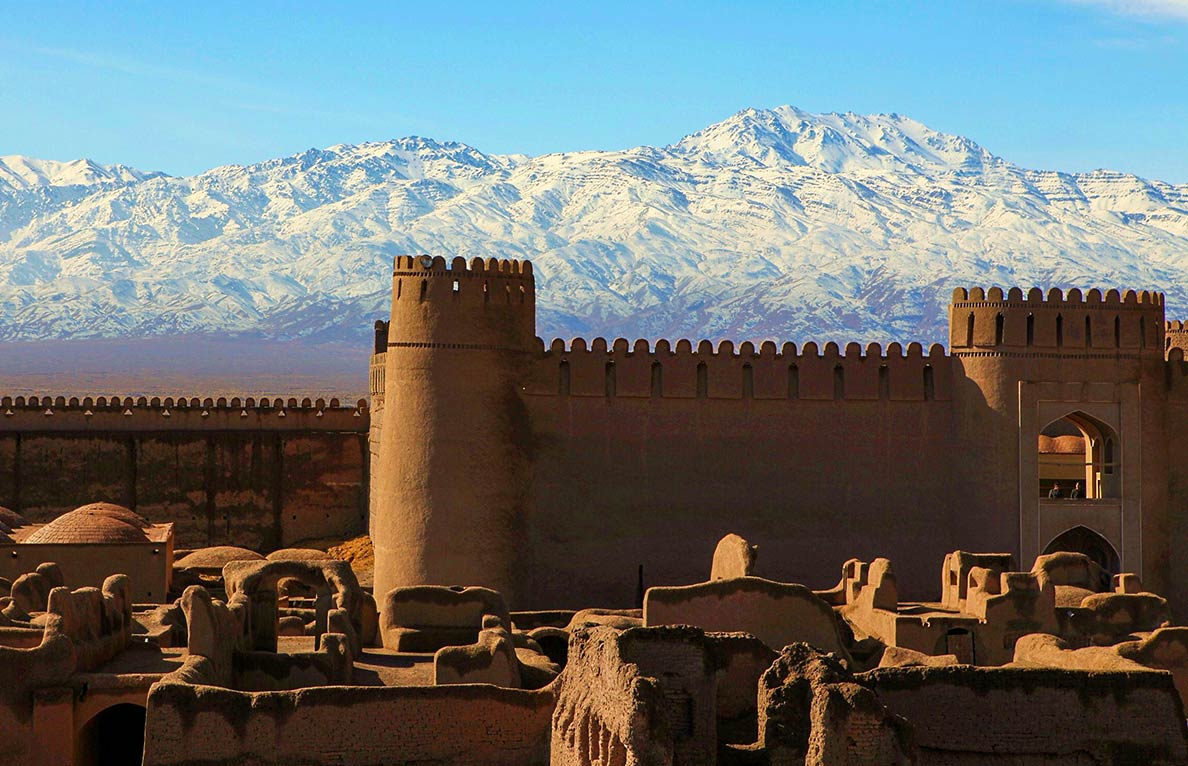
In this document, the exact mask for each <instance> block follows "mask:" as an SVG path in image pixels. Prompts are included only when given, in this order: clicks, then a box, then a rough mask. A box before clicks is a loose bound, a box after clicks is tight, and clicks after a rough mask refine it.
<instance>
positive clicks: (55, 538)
mask: <svg viewBox="0 0 1188 766" xmlns="http://www.w3.org/2000/svg"><path fill="white" fill-rule="evenodd" d="M148 526H149V523H148V521H146V520H145V519H143V518H142V517H140V516H137V515H136V514H135V513H133V512H132V511H130V510H128V509H127V508H123V507H121V506H118V505H112V504H111V503H92V504H90V505H84V506H83V507H81V508H76V509H75V510H73V511H70V512H69V513H64V514H62V515H61V516H59V517H58V518H56V519H54V520H53V521H51V522H50V523H49V524H46V525H45V526H44V527H41V528H40V529H38V530H37V531H35V532H34V533H33V534H31V535H29V536H28V537H27V538H25V543H26V544H29V543H32V544H38V543H40V544H45V543H144V542H148V541H149V538H148V535H147V534H145V529H146V528H147V527H148Z"/></svg>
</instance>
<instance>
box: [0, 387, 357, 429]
mask: <svg viewBox="0 0 1188 766" xmlns="http://www.w3.org/2000/svg"><path fill="white" fill-rule="evenodd" d="M368 414H369V408H368V404H367V400H366V399H360V400H358V401H357V402H356V403H355V404H353V405H351V404H349V403H346V404H344V403H343V402H341V401H339V400H338V399H337V398H331V399H329V400H326V399H324V398H317V399H312V398H310V397H303V398H301V399H298V398H296V397H287V398H285V397H279V396H278V397H268V396H264V397H260V398H256V397H253V396H248V397H243V398H240V397H238V396H233V397H230V398H228V397H225V396H220V397H210V396H207V397H201V398H199V397H186V396H179V397H176V398H174V397H172V396H166V397H160V396H153V397H147V396H139V397H131V396H118V395H117V396H84V397H78V396H70V397H67V396H60V395H59V396H27V397H26V396H15V397H14V396H4V397H0V430H3V431H25V432H37V431H203V430H206V431H228V430H233V431H244V430H247V431H256V430H266V431H358V432H366V431H367V429H368Z"/></svg>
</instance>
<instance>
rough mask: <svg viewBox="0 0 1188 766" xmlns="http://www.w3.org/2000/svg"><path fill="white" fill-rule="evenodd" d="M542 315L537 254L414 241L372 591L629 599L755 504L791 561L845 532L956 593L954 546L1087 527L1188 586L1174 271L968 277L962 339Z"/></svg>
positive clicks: (1039, 545) (922, 587) (1108, 559)
mask: <svg viewBox="0 0 1188 766" xmlns="http://www.w3.org/2000/svg"><path fill="white" fill-rule="evenodd" d="M535 316H536V308H535V283H534V278H533V273H532V266H531V264H530V263H528V262H519V261H508V260H502V261H498V260H495V259H490V260H486V261H484V260H482V259H475V260H473V261H471V262H469V263H467V262H466V261H465V260H464V259H462V258H455V259H454V260H453V262H452V263H447V262H446V261H445V260H444V259H443V258H440V257H436V258H431V257H428V256H421V257H408V256H402V257H399V258H397V259H396V263H395V270H394V273H393V280H392V313H391V321H390V322H379V323H377V327H376V348H375V355H374V356H373V358H372V365H371V386H372V388H371V391H372V399H373V400H372V419H371V451H372V454H371V465H372V473H371V476H370V482H371V499H370V503H371V513H370V530H371V535H372V538H373V540H374V543H375V546H376V554H377V555H376V559H377V562H379V567H378V569H377V571H376V577H375V584H376V592H377V593H382V592H385V591H387V590H389V589H391V588H393V587H396V586H399V585H407V584H415V583H444V584H451V583H464V584H482V585H488V586H491V587H494V588H497V589H499V590H501V591H503V592H504V593H506V594H507V595H508V596H509V598H510V600H511V601H512V602H513V603H515V604H516V606H517V608H521V609H525V608H534V607H537V606H542V605H547V606H552V607H557V606H574V605H578V606H580V605H584V604H589V603H603V604H622V603H629V602H631V601H632V599H633V597H634V595H635V594H636V593H637V591H638V589H639V588H640V586H641V583H640V578H641V577H642V578H643V579H644V580H646V581H647V582H669V583H671V582H693V581H695V580H696V579H697V574H696V569H697V560H698V558H697V555H696V554H697V551H700V550H704V549H705V548H706V547H707V546H709V545H712V543H713V541H714V540H716V539H718V538H719V537H721V536H722V534H724V533H725V532H727V531H732V530H733V531H738V532H740V533H742V534H744V535H748V536H751V537H753V538H755V539H762V540H763V541H764V551H763V557H764V560H765V562H767V567H768V572H769V573H770V575H771V576H773V577H775V578H777V579H781V580H786V581H792V582H811V578H812V577H813V575H814V574H815V573H818V572H828V571H833V569H835V568H836V566H837V563H838V557H839V555H840V552H843V551H844V552H846V554H847V555H849V554H853V555H857V556H859V557H875V556H888V557H891V558H893V559H894V560H895V561H896V562H897V566H898V570H899V572H898V573H899V582H900V584H901V588H902V589H903V590H904V592H905V595H906V596H908V597H914V598H921V597H927V598H935V597H936V593H937V592H939V588H940V586H941V584H940V583H936V582H933V580H934V579H935V575H934V573H933V572H932V571H931V568H932V566H933V563H932V562H935V561H937V560H938V559H940V558H941V557H943V556H944V554H945V553H946V552H947V551H951V550H954V549H971V550H996V551H1006V552H1011V553H1013V554H1014V555H1015V556H1016V557H1017V559H1018V560H1020V561H1030V560H1032V559H1033V558H1035V557H1036V556H1037V555H1040V554H1043V553H1045V552H1049V551H1053V550H1075V551H1081V552H1084V553H1086V554H1088V555H1090V556H1091V557H1092V558H1093V559H1094V560H1096V561H1097V562H1099V563H1100V564H1101V565H1102V566H1103V567H1105V568H1106V569H1108V570H1111V571H1113V572H1119V571H1122V569H1125V570H1127V571H1133V572H1136V573H1139V574H1140V576H1141V577H1142V578H1143V581H1144V583H1146V584H1148V586H1149V587H1151V588H1152V589H1153V590H1156V591H1158V592H1163V593H1167V594H1168V595H1169V596H1170V600H1171V602H1172V603H1173V604H1174V605H1177V606H1179V607H1182V606H1183V605H1185V604H1188V571H1186V569H1188V567H1186V565H1188V558H1186V557H1185V556H1184V555H1183V553H1182V552H1180V551H1178V549H1177V548H1176V547H1175V546H1174V545H1173V542H1172V541H1174V540H1177V539H1181V538H1182V537H1183V536H1184V534H1185V524H1186V522H1188V467H1186V466H1185V464H1184V462H1183V461H1182V460H1178V459H1176V456H1178V455H1182V454H1185V452H1186V450H1185V448H1186V447H1188V364H1185V362H1184V355H1183V350H1182V349H1183V348H1184V346H1185V344H1188V330H1185V328H1184V327H1183V325H1181V324H1180V323H1177V322H1173V323H1170V324H1168V323H1165V318H1164V301H1163V296H1162V295H1161V294H1159V293H1153V292H1145V291H1144V292H1139V293H1136V292H1133V291H1127V292H1125V293H1120V292H1119V291H1117V290H1108V291H1101V290H1096V289H1094V290H1088V291H1087V292H1082V291H1080V290H1070V291H1068V292H1067V293H1062V292H1061V291H1060V290H1051V291H1049V292H1048V293H1047V294H1044V293H1043V292H1041V291H1040V290H1038V289H1032V290H1030V291H1028V292H1024V291H1022V290H1020V289H1018V288H1012V289H1010V290H1009V291H1004V290H1002V289H999V288H991V289H988V290H986V289H982V288H974V289H970V290H966V289H959V290H956V291H955V292H954V295H953V300H952V304H951V306H950V343H949V348H948V350H946V349H945V348H943V347H941V346H940V345H934V346H932V347H931V348H929V349H927V350H925V349H923V348H921V346H920V345H919V344H915V343H913V344H910V345H908V346H906V347H903V346H901V345H900V344H899V343H891V344H889V345H888V346H887V347H886V348H883V347H881V346H880V345H879V344H877V343H872V344H870V345H868V346H866V347H865V348H864V347H861V346H859V345H858V344H856V343H851V344H848V345H847V346H845V347H844V348H842V347H840V346H838V345H836V344H834V343H827V344H825V345H823V346H819V345H817V344H815V343H805V344H803V345H801V346H797V345H795V344H792V343H785V344H783V345H782V346H781V345H777V344H776V343H773V342H764V343H762V344H760V345H755V344H752V343H749V342H748V343H740V344H737V345H736V344H734V343H731V342H729V341H723V342H721V343H719V344H718V345H717V346H716V347H715V346H714V345H712V344H711V343H710V342H708V341H701V342H699V343H694V342H690V341H688V340H679V341H676V342H669V341H663V340H662V341H658V342H656V343H654V344H650V343H648V342H647V341H643V340H640V341H635V342H629V341H627V340H622V339H620V340H615V341H613V342H608V341H605V340H603V339H601V338H599V339H595V340H593V341H587V340H583V339H580V338H579V339H575V340H573V341H571V342H569V343H566V342H563V341H560V340H555V341H552V342H551V343H545V342H543V341H541V340H540V339H538V338H537V337H536V329H535ZM1056 484H1059V485H1060V495H1061V497H1051V498H1050V497H1049V494H1050V493H1051V491H1052V488H1053V485H1056ZM641 567H642V570H641ZM641 571H642V574H641Z"/></svg>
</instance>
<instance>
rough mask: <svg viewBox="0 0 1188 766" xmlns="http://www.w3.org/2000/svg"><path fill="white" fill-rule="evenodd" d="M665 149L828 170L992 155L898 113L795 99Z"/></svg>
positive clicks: (941, 167)
mask: <svg viewBox="0 0 1188 766" xmlns="http://www.w3.org/2000/svg"><path fill="white" fill-rule="evenodd" d="M670 148H671V149H673V150H675V151H677V152H680V153H684V154H686V155H688V156H697V155H700V156H702V157H704V158H705V159H706V160H707V161H708V162H710V163H714V164H727V165H728V164H731V163H742V164H743V165H747V164H753V165H761V166H771V167H780V166H795V165H808V166H811V167H814V168H816V169H818V170H823V171H825V172H828V173H846V172H862V171H875V172H889V171H890V172H893V171H897V170H900V171H902V170H910V171H913V172H918V173H927V172H933V173H935V172H951V171H954V170H975V169H979V168H981V167H982V166H983V165H984V164H985V163H987V162H992V161H993V160H994V157H993V155H991V154H990V153H989V152H987V151H986V150H985V149H983V148H982V147H980V146H978V145H977V144H975V143H974V142H972V141H970V140H969V139H966V138H962V137H961V136H952V135H947V134H944V133H939V132H937V131H935V130H932V129H930V128H928V127H927V126H925V125H923V124H921V123H919V122H916V121H915V120H912V119H910V118H907V117H902V116H900V115H898V114H876V115H857V114H853V113H851V112H847V113H845V114H838V113H830V114H813V113H811V112H806V111H803V110H801V109H797V108H796V107H794V106H781V107H776V108H775V109H746V110H744V111H742V112H739V113H738V114H736V115H734V116H732V117H730V118H728V119H726V120H723V121H722V122H719V123H715V124H714V125H711V126H709V127H708V128H705V129H704V130H701V131H698V132H697V133H694V134H692V135H689V136H686V137H685V138H683V139H682V140H681V141H679V142H677V143H676V144H674V145H673V146H672V147H670Z"/></svg>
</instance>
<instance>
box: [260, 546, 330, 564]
mask: <svg viewBox="0 0 1188 766" xmlns="http://www.w3.org/2000/svg"><path fill="white" fill-rule="evenodd" d="M332 558H334V557H333V556H331V555H330V554H329V553H326V552H325V551H319V550H314V549H313V548H281V549H280V550H279V551H273V552H272V553H269V554H268V560H269V561H326V560H327V559H332Z"/></svg>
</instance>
